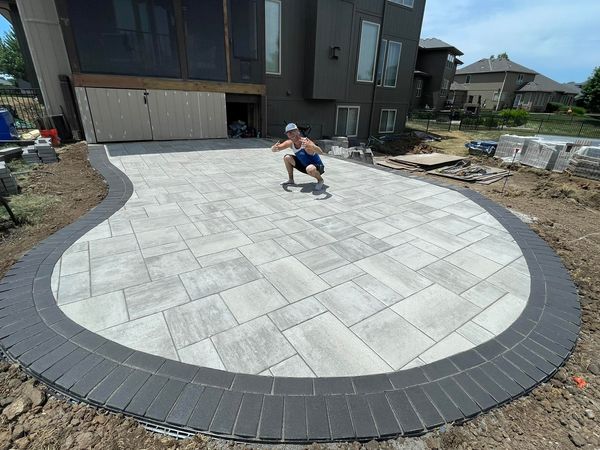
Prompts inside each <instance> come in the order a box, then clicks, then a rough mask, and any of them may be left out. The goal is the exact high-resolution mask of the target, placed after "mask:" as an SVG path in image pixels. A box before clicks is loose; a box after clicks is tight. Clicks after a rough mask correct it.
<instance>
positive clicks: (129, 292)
mask: <svg viewBox="0 0 600 450" xmlns="http://www.w3.org/2000/svg"><path fill="white" fill-rule="evenodd" d="M124 292H125V300H126V302H127V309H128V310H129V315H130V317H131V319H137V318H138V317H143V316H147V315H150V314H154V313H156V312H159V311H164V310H166V309H168V308H171V307H173V306H177V305H181V304H183V303H187V302H189V301H190V297H189V296H188V294H187V292H186V290H185V288H184V287H183V283H182V282H181V280H180V279H179V278H178V277H169V278H163V279H161V280H158V281H153V282H150V283H144V284H140V285H138V286H134V287H130V288H127V289H125V291H124Z"/></svg>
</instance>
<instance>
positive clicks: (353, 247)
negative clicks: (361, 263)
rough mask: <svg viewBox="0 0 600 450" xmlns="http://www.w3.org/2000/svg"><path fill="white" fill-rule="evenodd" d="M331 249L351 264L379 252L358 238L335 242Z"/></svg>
mask: <svg viewBox="0 0 600 450" xmlns="http://www.w3.org/2000/svg"><path fill="white" fill-rule="evenodd" d="M330 247H331V248H332V249H333V250H334V251H335V252H336V253H338V254H339V255H340V256H341V257H343V258H345V259H347V260H348V261H350V262H354V261H358V260H359V259H363V258H366V257H368V256H372V255H374V254H376V253H377V250H375V249H374V248H373V247H371V246H369V245H368V244H365V243H364V242H363V241H361V240H359V239H356V238H349V239H345V240H343V241H338V242H334V243H333V244H331V246H330Z"/></svg>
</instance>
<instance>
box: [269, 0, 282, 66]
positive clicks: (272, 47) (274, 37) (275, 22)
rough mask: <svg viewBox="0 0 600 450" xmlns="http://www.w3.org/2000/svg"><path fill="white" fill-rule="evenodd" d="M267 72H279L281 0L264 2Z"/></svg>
mask: <svg viewBox="0 0 600 450" xmlns="http://www.w3.org/2000/svg"><path fill="white" fill-rule="evenodd" d="M265 44H266V66H267V73H271V74H276V75H280V74H281V0H266V2H265Z"/></svg>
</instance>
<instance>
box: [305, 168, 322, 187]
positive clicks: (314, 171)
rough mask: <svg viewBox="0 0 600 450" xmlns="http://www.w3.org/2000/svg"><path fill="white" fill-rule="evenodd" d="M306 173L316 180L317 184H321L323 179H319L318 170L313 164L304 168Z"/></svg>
mask: <svg viewBox="0 0 600 450" xmlns="http://www.w3.org/2000/svg"><path fill="white" fill-rule="evenodd" d="M306 173H307V174H309V175H310V176H311V177H313V178H316V179H317V182H319V183H323V177H321V174H320V173H319V170H318V169H317V167H316V166H315V165H314V164H310V165H309V166H307V167H306Z"/></svg>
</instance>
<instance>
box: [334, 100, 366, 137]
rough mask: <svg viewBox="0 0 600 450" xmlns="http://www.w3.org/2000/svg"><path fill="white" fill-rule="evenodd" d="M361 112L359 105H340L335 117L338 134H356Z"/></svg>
mask: <svg viewBox="0 0 600 450" xmlns="http://www.w3.org/2000/svg"><path fill="white" fill-rule="evenodd" d="M359 114H360V107H359V106H338V108H337V117H336V119H335V134H336V136H356V135H357V134H358V116H359Z"/></svg>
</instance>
